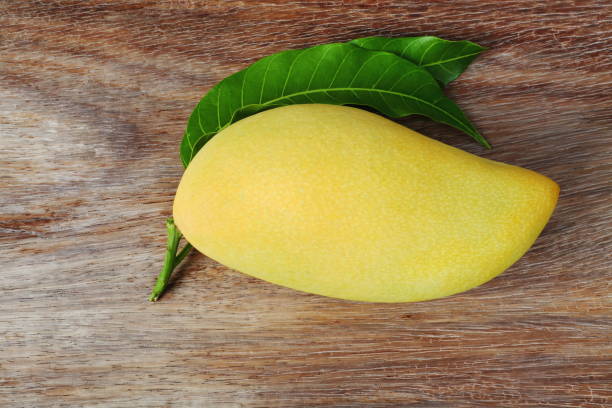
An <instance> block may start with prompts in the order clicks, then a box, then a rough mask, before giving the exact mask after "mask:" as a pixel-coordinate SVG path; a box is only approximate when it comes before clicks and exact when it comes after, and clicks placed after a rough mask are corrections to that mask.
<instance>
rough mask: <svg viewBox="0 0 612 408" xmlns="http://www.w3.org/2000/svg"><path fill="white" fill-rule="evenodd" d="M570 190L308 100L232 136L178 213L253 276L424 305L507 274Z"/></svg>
mask: <svg viewBox="0 0 612 408" xmlns="http://www.w3.org/2000/svg"><path fill="white" fill-rule="evenodd" d="M558 194H559V187H558V186H557V184H556V183H555V182H553V181H552V180H550V179H548V178H547V177H545V176H542V175H540V174H538V173H536V172H533V171H530V170H527V169H523V168H520V167H516V166H511V165H508V164H504V163H499V162H495V161H491V160H487V159H483V158H480V157H478V156H475V155H472V154H470V153H466V152H464V151H462V150H459V149H456V148H453V147H450V146H448V145H445V144H443V143H440V142H438V141H435V140H433V139H430V138H428V137H426V136H423V135H421V134H419V133H417V132H414V131H412V130H410V129H408V128H406V127H404V126H401V125H399V124H397V123H395V122H392V121H390V120H388V119H386V118H383V117H381V116H379V115H376V114H373V113H370V112H367V111H364V110H361V109H356V108H351V107H343V106H334V105H321V104H308V105H291V106H286V107H281V108H275V109H272V110H268V111H265V112H262V113H258V114H256V115H253V116H250V117H248V118H246V119H243V120H241V121H239V122H236V123H234V124H232V125H231V126H229V127H227V128H226V129H224V130H222V131H221V132H219V133H218V134H217V135H216V136H215V137H214V138H213V139H212V140H211V141H209V142H208V143H207V144H206V145H205V146H204V148H202V149H201V150H200V152H199V153H198V154H197V155H196V157H195V158H194V160H193V161H192V162H191V164H190V165H189V167H188V168H187V170H186V171H185V173H184V175H183V178H182V180H181V182H180V185H179V187H178V191H177V193H176V198H175V201H174V209H173V212H174V218H175V222H176V224H177V226H178V227H179V229H180V230H181V231H182V232H183V234H184V236H185V238H186V239H187V240H188V241H189V242H190V243H191V244H193V245H194V246H195V248H196V249H198V250H199V251H200V252H202V253H204V254H206V255H207V256H209V257H211V258H213V259H215V260H216V261H218V262H220V263H222V264H225V265H227V266H229V267H231V268H233V269H236V270H238V271H241V272H243V273H246V274H249V275H252V276H255V277H258V278H261V279H264V280H266V281H268V282H272V283H276V284H279V285H282V286H286V287H289V288H293V289H297V290H301V291H304V292H309V293H315V294H319V295H325V296H330V297H336V298H342V299H350V300H358V301H370V302H411V301H421V300H428V299H434V298H440V297H444V296H448V295H451V294H454V293H458V292H462V291H465V290H468V289H470V288H473V287H475V286H478V285H480V284H482V283H484V282H486V281H488V280H490V279H492V278H493V277H495V276H496V275H498V274H500V273H502V272H503V271H504V270H505V269H507V268H508V267H509V266H510V265H512V264H513V263H514V262H515V261H516V260H518V259H519V258H520V257H521V256H522V255H523V254H524V253H525V252H526V251H527V250H528V249H529V247H530V246H531V245H532V244H533V242H534V241H535V239H536V238H537V237H538V235H539V234H540V232H541V231H542V229H543V228H544V226H545V224H546V223H547V221H548V219H549V217H550V216H551V214H552V212H553V210H554V208H555V205H556V202H557V197H558Z"/></svg>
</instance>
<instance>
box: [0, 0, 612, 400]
mask: <svg viewBox="0 0 612 408" xmlns="http://www.w3.org/2000/svg"><path fill="white" fill-rule="evenodd" d="M375 34H379V35H388V36H400V35H422V34H433V35H438V36H442V37H444V38H448V39H469V40H473V41H475V42H478V43H480V44H482V45H485V46H488V47H490V51H488V52H486V53H484V54H483V55H482V56H481V57H480V58H479V59H478V60H477V61H476V62H475V63H474V64H473V65H472V66H471V68H470V69H469V70H468V71H467V72H466V73H465V74H464V75H463V76H462V77H461V78H460V79H459V80H458V81H456V82H455V83H453V84H452V86H450V88H449V92H450V94H451V96H453V97H455V98H456V100H458V101H459V104H460V105H461V106H462V107H463V108H464V109H465V110H466V111H467V113H468V114H469V116H470V117H471V118H472V119H473V120H474V122H475V124H476V125H477V127H478V128H479V129H480V130H481V131H482V133H483V134H484V135H485V136H486V137H487V138H488V139H489V140H490V141H491V142H492V143H493V144H494V149H493V150H491V151H486V152H485V151H483V150H482V149H481V148H479V147H478V146H477V145H476V144H475V143H474V142H472V141H470V139H469V138H468V137H466V136H464V135H462V134H459V132H457V131H455V130H453V129H451V128H449V127H446V126H443V125H439V124H435V123H432V122H430V121H428V120H423V119H419V118H409V119H406V120H403V121H402V123H404V124H407V125H409V126H411V127H413V128H415V129H417V130H420V131H422V132H424V133H426V134H428V135H430V136H432V137H435V138H437V139H440V140H442V141H444V142H447V143H449V144H452V145H454V146H458V147H460V148H463V149H466V150H468V151H471V152H475V153H477V154H479V155H483V156H486V157H490V158H493V159H497V160H502V161H505V162H509V163H513V164H517V165H521V166H525V167H528V168H531V169H534V170H537V171H540V172H542V173H544V174H546V175H548V176H549V177H551V178H553V179H554V180H556V181H557V182H558V183H559V184H560V185H561V188H562V193H561V197H560V201H559V206H558V209H557V211H556V213H555V214H554V216H553V218H552V220H551V222H550V224H549V225H548V226H547V228H546V229H545V231H544V233H543V234H542V236H541V237H540V239H539V240H538V241H537V243H536V245H535V246H534V248H533V249H532V250H531V251H530V252H529V253H528V254H527V255H526V256H525V257H524V258H522V259H521V260H520V261H519V262H518V263H517V264H516V265H515V266H513V267H512V268H511V269H510V270H508V271H507V272H506V273H505V274H503V275H502V276H500V277H498V278H496V279H494V280H493V281H491V282H489V283H487V284H485V285H484V286H482V287H479V288H477V289H474V290H471V291H469V292H467V293H464V294H460V295H456V296H452V297H450V298H447V299H441V300H436V301H431V302H425V303H417V304H366V303H355V302H348V301H340V300H334V299H328V298H323V297H319V296H314V295H308V294H303V293H298V292H295V291H292V290H290V289H285V288H281V287H277V286H274V285H271V284H268V283H266V282H262V281H259V280H256V279H254V278H250V277H247V276H244V275H242V274H240V273H238V272H236V271H233V270H229V269H227V268H225V267H223V266H222V265H219V264H217V263H215V262H213V261H211V260H210V259H207V258H206V257H205V256H203V255H200V254H195V255H192V256H191V257H190V258H189V260H188V263H187V264H186V265H185V266H184V267H183V268H182V269H181V270H180V272H179V273H178V274H177V276H176V278H177V279H176V283H175V284H174V286H173V287H172V289H171V290H170V291H169V292H168V294H167V296H165V297H164V298H163V300H162V301H161V302H159V303H157V304H151V303H149V302H147V301H146V297H147V295H148V293H149V290H150V288H151V286H152V284H153V281H154V278H155V276H156V275H157V273H158V270H159V269H160V267H161V263H162V258H163V251H164V246H165V239H166V238H165V231H164V218H165V217H166V216H168V215H169V214H170V210H171V204H172V198H173V195H174V191H175V188H176V186H177V183H178V181H179V178H180V176H181V174H182V170H183V169H182V167H181V164H180V161H179V158H178V145H179V142H180V139H181V136H182V132H183V128H184V125H185V123H186V120H187V117H188V115H189V114H190V112H191V109H192V108H193V107H194V105H195V104H196V102H197V101H198V100H199V98H200V97H201V96H202V95H203V94H204V92H206V90H208V89H209V88H210V87H211V86H212V85H214V84H215V83H216V82H217V81H219V80H220V79H222V78H223V77H225V76H226V75H228V74H231V73H233V72H235V71H236V70H239V69H241V68H243V67H245V66H246V65H247V64H248V63H250V62H253V61H255V60H256V59H258V58H260V57H263V56H265V55H268V54H270V53H273V52H276V51H280V50H284V49H288V48H296V47H304V46H308V45H314V44H318V43H323V42H333V41H344V40H348V39H352V38H356V37H361V36H368V35H375ZM611 91H612V7H611V6H610V2H609V1H606V0H601V1H561V2H554V1H549V2H537V1H532V0H525V1H516V0H512V1H504V2H499V1H496V0H461V1H452V0H448V1H436V2H433V3H431V4H429V2H416V1H411V2H408V1H383V0H381V1H365V0H363V1H281V0H277V1H263V0H261V1H233V0H232V1H204V0H203V1H191V0H184V1H178V0H177V1H168V2H154V1H150V0H147V1H145V0H142V1H114V2H113V1H110V0H106V1H92V0H87V1H84V0H79V1H77V0H74V1H26V0H19V1H16V0H0V152H1V153H0V163H1V170H2V171H1V172H0V234H1V235H0V245H1V247H0V248H1V252H0V263H1V265H2V268H1V270H0V406H3V407H63V406H66V407H68V406H70V407H81V406H83V407H97V406H105V407H589V408H590V407H610V406H612V345H611V337H612V328H611V320H612V302H611V301H610V300H611V296H610V295H611V290H610V279H611V278H612V259H611V253H612V231H611V226H612V224H611V223H612V221H611V219H612V217H611V210H612V197H611V194H610V181H611V180H612V98H611Z"/></svg>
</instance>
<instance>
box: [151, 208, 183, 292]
mask: <svg viewBox="0 0 612 408" xmlns="http://www.w3.org/2000/svg"><path fill="white" fill-rule="evenodd" d="M166 231H167V232H168V243H167V246H166V257H165V259H164V267H163V268H162V270H161V272H160V273H159V275H158V276H157V282H155V286H154V287H153V290H152V291H151V296H149V300H150V301H151V302H155V301H157V300H158V299H159V298H160V296H161V295H162V294H163V293H164V291H165V290H166V288H167V287H168V282H169V281H170V276H171V275H172V272H173V271H174V269H175V268H176V267H177V266H178V264H180V263H181V261H182V260H183V259H185V257H186V256H187V254H189V251H191V249H192V248H193V247H192V246H191V244H190V243H189V242H188V243H187V244H185V246H184V247H183V249H182V250H181V252H179V253H178V254H177V251H178V246H179V242H180V241H181V237H182V236H183V234H181V231H179V229H178V228H177V227H176V225H175V224H174V219H173V218H172V217H169V218H168V219H167V220H166Z"/></svg>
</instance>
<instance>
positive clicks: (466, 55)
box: [419, 51, 482, 68]
mask: <svg viewBox="0 0 612 408" xmlns="http://www.w3.org/2000/svg"><path fill="white" fill-rule="evenodd" d="M481 52H482V51H478V52H473V53H471V54H464V55H461V56H459V57H454V58H449V59H445V60H441V61H436V62H431V63H429V64H423V65H419V67H421V68H425V67H431V66H432V65H440V64H446V63H447V62H452V61H457V60H460V59H463V58H467V57H471V56H473V55H478V54H480V53H481Z"/></svg>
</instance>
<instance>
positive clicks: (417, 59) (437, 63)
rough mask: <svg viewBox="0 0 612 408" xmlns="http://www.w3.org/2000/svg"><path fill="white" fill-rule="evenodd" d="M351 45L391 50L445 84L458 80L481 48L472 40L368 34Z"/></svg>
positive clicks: (351, 42) (373, 49) (374, 49)
mask: <svg viewBox="0 0 612 408" xmlns="http://www.w3.org/2000/svg"><path fill="white" fill-rule="evenodd" d="M349 44H352V45H356V46H358V47H361V48H365V49H367V50H372V51H388V52H392V53H393V54H396V55H398V56H400V57H402V58H406V59H408V60H409V61H412V62H414V63H415V64H417V65H418V66H420V67H423V68H425V69H426V70H427V71H429V73H430V74H431V75H432V76H433V77H434V78H436V80H438V81H439V82H440V83H441V84H442V85H447V84H448V83H449V82H451V81H453V80H454V79H456V78H457V77H458V76H459V75H461V73H462V72H463V71H465V69H466V68H467V67H468V65H470V63H471V62H472V61H473V60H474V58H476V57H477V56H478V55H479V54H480V53H481V52H482V51H484V50H486V48H485V47H481V46H480V45H478V44H475V43H473V42H470V41H448V40H443V39H441V38H438V37H432V36H424V37H399V38H387V37H366V38H358V39H356V40H353V41H350V42H349Z"/></svg>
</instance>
